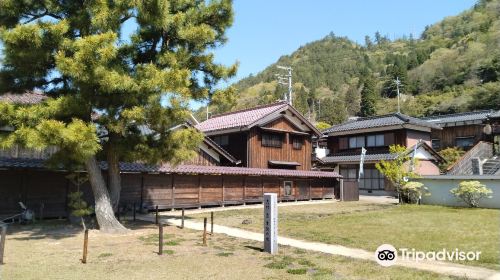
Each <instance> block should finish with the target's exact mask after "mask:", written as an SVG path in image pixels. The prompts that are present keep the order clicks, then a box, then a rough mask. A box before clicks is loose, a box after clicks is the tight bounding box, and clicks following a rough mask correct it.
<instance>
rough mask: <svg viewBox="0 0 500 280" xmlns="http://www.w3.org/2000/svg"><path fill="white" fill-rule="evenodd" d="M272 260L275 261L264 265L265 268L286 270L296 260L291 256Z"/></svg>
mask: <svg viewBox="0 0 500 280" xmlns="http://www.w3.org/2000/svg"><path fill="white" fill-rule="evenodd" d="M272 260H273V261H272V262H270V263H268V264H266V265H264V267H267V268H270V269H284V268H287V267H288V266H289V265H291V264H292V263H293V261H294V259H293V258H292V257H289V256H283V257H273V258H272Z"/></svg>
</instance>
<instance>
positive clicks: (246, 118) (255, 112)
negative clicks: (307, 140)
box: [196, 102, 288, 132]
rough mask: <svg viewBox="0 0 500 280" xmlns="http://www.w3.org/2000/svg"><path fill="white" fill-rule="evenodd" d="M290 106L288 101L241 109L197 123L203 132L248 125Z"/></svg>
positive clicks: (197, 126)
mask: <svg viewBox="0 0 500 280" xmlns="http://www.w3.org/2000/svg"><path fill="white" fill-rule="evenodd" d="M286 106H288V104H287V103H286V102H277V103H273V104H269V105H264V106H259V107H255V108H250V109H245V110H240V111H236V112H230V113H225V114H221V115H217V116H213V117H211V118H210V119H208V120H206V121H204V122H201V123H199V124H197V125H196V128H198V129H199V130H201V131H203V132H208V131H214V130H222V129H229V128H237V127H244V126H248V125H250V124H252V123H254V122H256V121H258V120H259V119H261V118H263V117H265V116H267V115H269V114H271V113H274V112H276V111H278V110H280V109H282V108H285V107H286Z"/></svg>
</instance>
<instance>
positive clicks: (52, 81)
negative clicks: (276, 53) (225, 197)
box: [0, 0, 236, 232]
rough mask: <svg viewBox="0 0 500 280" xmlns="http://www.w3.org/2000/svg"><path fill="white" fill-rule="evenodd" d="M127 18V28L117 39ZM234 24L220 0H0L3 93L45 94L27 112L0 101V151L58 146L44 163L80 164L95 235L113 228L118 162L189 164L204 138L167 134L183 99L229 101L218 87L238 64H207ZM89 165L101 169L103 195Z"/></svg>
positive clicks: (183, 107)
mask: <svg viewBox="0 0 500 280" xmlns="http://www.w3.org/2000/svg"><path fill="white" fill-rule="evenodd" d="M132 19H133V20H135V22H136V23H137V28H136V29H135V31H134V32H133V33H132V35H131V36H130V38H120V34H121V29H122V27H123V25H124V24H125V23H126V22H127V21H128V20H132ZM232 20H233V12H232V4H231V1H230V0H214V1H203V0H197V1H187V2H186V1H181V2H178V1H118V0H116V1H85V2H84V3H83V4H82V3H80V2H74V1H73V2H72V1H70V2H67V1H62V2H61V1H52V0H45V1H29V0H27V1H8V0H0V40H1V42H2V44H3V47H4V48H3V56H4V57H3V61H2V68H1V69H0V79H1V80H0V85H1V89H0V90H1V92H4V91H7V90H8V91H12V92H23V91H25V90H33V89H41V90H43V91H44V92H45V94H46V95H47V96H48V97H50V98H49V99H48V100H47V101H46V102H44V103H41V104H37V105H34V106H30V107H26V108H19V107H16V105H13V104H5V103H4V104H0V111H1V112H2V114H1V116H0V124H8V125H10V126H12V127H14V128H15V131H14V132H13V133H11V134H9V135H7V136H3V138H1V139H0V146H1V147H8V146H9V145H12V144H14V143H20V144H22V145H25V146H27V147H29V148H37V149H42V148H44V147H47V146H56V147H58V148H59V151H58V153H56V154H55V155H54V157H53V160H54V159H56V160H58V161H62V162H72V163H75V162H76V163H79V164H82V165H83V166H85V168H86V170H87V172H88V174H89V181H90V183H91V186H92V189H93V193H94V198H95V213H96V216H97V220H98V223H99V226H100V229H101V230H103V231H106V232H117V231H118V232H119V231H123V230H124V229H125V228H124V227H123V226H122V225H121V224H120V223H119V222H118V221H117V220H116V218H115V217H114V213H113V207H115V208H116V206H117V204H118V203H119V194H120V191H121V180H120V167H119V161H120V160H128V161H137V160H140V161H144V162H148V163H159V162H164V161H168V162H171V163H173V164H176V163H178V162H181V161H182V160H184V159H187V158H189V157H191V156H193V155H194V154H195V152H194V151H195V149H196V147H197V146H198V143H199V142H200V141H201V140H202V137H203V136H202V135H201V134H200V133H198V132H196V131H195V130H193V129H184V130H172V129H171V127H172V126H173V125H175V124H178V123H180V122H182V121H183V119H184V118H185V117H186V116H187V114H189V110H188V104H189V102H190V100H193V99H194V100H207V99H210V100H212V103H215V104H217V103H225V102H226V101H227V100H230V101H231V100H232V101H233V102H234V98H233V97H232V93H233V89H232V88H228V89H218V88H216V85H217V83H218V82H219V81H220V80H221V79H228V78H230V77H232V76H233V75H234V74H235V71H236V65H233V66H232V67H226V66H224V65H220V64H217V63H215V62H214V55H213V54H212V53H211V52H210V50H211V49H213V48H214V47H216V46H219V45H221V44H223V43H224V42H225V41H226V37H225V31H226V30H227V28H228V27H229V26H230V25H231V24H232ZM99 159H106V160H107V162H108V173H109V186H108V187H107V184H106V180H105V179H104V177H103V175H102V173H101V168H100V165H99V162H98V160H99ZM108 188H109V190H110V191H109V192H108Z"/></svg>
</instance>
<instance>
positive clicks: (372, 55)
mask: <svg viewBox="0 0 500 280" xmlns="http://www.w3.org/2000/svg"><path fill="white" fill-rule="evenodd" d="M499 46H500V0H491V1H479V2H478V3H477V4H476V5H475V6H474V7H472V8H471V9H469V10H467V11H464V12H463V13H461V14H459V15H457V16H453V17H447V18H445V19H443V20H442V21H441V22H438V23H436V24H433V25H431V26H429V27H427V28H426V30H425V31H424V32H423V34H422V35H421V36H420V38H418V39H414V38H412V37H411V36H410V37H409V38H402V39H398V40H395V41H390V40H389V39H387V38H385V37H383V36H380V35H379V34H378V33H377V34H375V36H374V39H373V40H372V39H371V38H369V37H368V36H367V39H366V42H365V44H364V45H358V44H356V43H354V42H352V41H351V40H349V39H348V38H345V37H336V36H335V35H334V34H329V35H328V36H326V37H325V38H323V39H321V40H318V41H315V42H311V43H308V44H306V45H304V46H302V47H300V48H299V49H298V50H296V51H295V52H293V53H292V54H291V55H287V56H282V57H281V58H280V59H279V60H278V61H277V62H276V63H273V64H272V65H270V66H268V67H267V68H266V69H264V70H263V71H262V72H260V73H258V74H256V75H255V76H249V77H247V78H244V79H242V80H240V81H238V82H237V83H235V84H234V86H235V87H236V89H237V92H238V104H235V105H234V107H233V109H237V108H244V107H249V106H254V105H257V104H262V103H268V102H272V101H274V100H276V99H279V98H282V96H283V93H284V92H286V89H285V88H284V87H283V86H281V85H277V82H276V81H275V79H276V77H275V74H277V73H280V72H279V69H277V67H276V66H277V65H288V66H291V67H292V68H293V82H294V93H295V95H294V99H295V101H294V106H296V107H297V108H298V109H299V110H300V111H301V112H302V113H304V114H306V115H308V116H309V117H310V118H311V119H313V120H320V121H326V122H329V123H331V124H332V123H337V122H341V121H343V120H345V118H346V117H347V116H348V115H350V116H353V115H357V114H358V113H359V108H360V104H359V103H360V92H361V89H362V87H363V81H364V80H365V79H366V78H367V77H373V78H374V79H375V80H376V91H377V92H378V93H379V96H380V97H379V99H378V102H377V113H379V114H383V113H388V112H394V111H396V106H397V105H396V104H397V100H396V98H395V96H396V95H397V94H396V85H395V83H394V80H395V79H396V77H398V78H399V80H401V88H400V90H401V93H402V105H401V110H402V112H403V113H406V114H410V115H414V116H424V115H430V114H436V113H451V112H460V111H467V110H474V109H482V108H495V109H500V50H499V49H500V48H499ZM212 111H214V112H217V108H213V110H212ZM332 112H335V113H333V114H332Z"/></svg>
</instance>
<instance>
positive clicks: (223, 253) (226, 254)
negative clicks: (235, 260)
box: [216, 252, 234, 257]
mask: <svg viewBox="0 0 500 280" xmlns="http://www.w3.org/2000/svg"><path fill="white" fill-rule="evenodd" d="M232 255H234V253H231V252H220V253H217V254H216V256H219V257H229V256H232Z"/></svg>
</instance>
